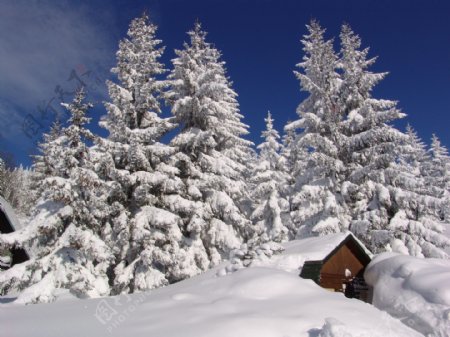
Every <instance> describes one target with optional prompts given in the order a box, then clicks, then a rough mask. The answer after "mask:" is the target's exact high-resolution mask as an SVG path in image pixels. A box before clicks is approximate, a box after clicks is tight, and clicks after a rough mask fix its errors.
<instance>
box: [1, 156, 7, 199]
mask: <svg viewBox="0 0 450 337" xmlns="http://www.w3.org/2000/svg"><path fill="white" fill-rule="evenodd" d="M6 177H7V169H6V165H5V162H4V161H3V159H2V158H0V195H1V196H4V195H5V190H6V179H7V178H6Z"/></svg>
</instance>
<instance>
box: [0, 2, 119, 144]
mask: <svg viewBox="0 0 450 337" xmlns="http://www.w3.org/2000/svg"><path fill="white" fill-rule="evenodd" d="M100 14H101V15H100ZM111 20H113V15H110V14H108V12H107V11H105V10H104V9H102V12H101V13H96V12H94V11H92V7H86V6H83V5H80V4H79V3H78V2H71V1H68V0H61V1H48V0H11V1H1V2H0V122H1V123H2V125H3V126H4V125H5V123H6V124H9V127H8V128H2V130H1V132H2V136H3V137H4V138H6V139H7V140H8V141H7V142H4V143H1V139H0V144H3V145H2V146H5V145H4V144H8V146H17V147H18V148H17V149H2V150H3V151H5V150H6V151H15V150H20V149H19V148H20V147H21V148H23V147H24V146H26V147H29V145H30V144H29V143H30V139H27V138H29V137H27V136H26V135H25V134H24V133H23V131H22V124H23V120H24V118H26V116H27V115H28V114H32V115H33V116H35V117H36V118H38V119H39V118H43V117H45V116H42V114H41V113H40V112H39V111H38V106H41V107H42V106H44V105H45V103H46V102H48V101H49V100H51V99H52V98H53V97H55V96H57V93H56V92H55V89H56V87H57V86H58V85H59V86H60V88H61V89H62V90H63V91H64V92H70V91H73V89H74V88H75V87H76V84H75V82H76V81H77V80H76V79H73V80H72V81H68V79H69V77H70V74H71V71H72V70H76V71H77V73H78V74H81V73H85V72H86V71H91V73H90V74H85V77H84V78H82V79H84V82H89V83H87V84H88V86H90V87H91V91H93V92H92V94H96V96H97V98H100V99H101V96H102V94H103V93H104V80H105V76H106V75H105V74H107V71H105V69H106V70H107V69H108V68H109V66H110V64H111V62H112V61H113V59H114V49H115V47H116V45H117V41H116V36H115V35H116V34H115V33H116V32H114V31H112V29H114V28H113V27H114V25H113V24H112V22H111ZM88 75H90V77H89V78H88ZM94 91H95V93H94ZM99 96H100V97H99ZM66 98H67V97H66ZM54 102H55V103H56V104H57V101H56V100H55V101H54ZM11 144H12V145H11Z"/></svg>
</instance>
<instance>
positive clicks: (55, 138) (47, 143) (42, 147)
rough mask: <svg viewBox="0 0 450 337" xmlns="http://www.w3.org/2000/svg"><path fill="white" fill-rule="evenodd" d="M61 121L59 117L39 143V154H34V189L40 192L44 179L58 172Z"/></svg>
mask: <svg viewBox="0 0 450 337" xmlns="http://www.w3.org/2000/svg"><path fill="white" fill-rule="evenodd" d="M61 129H62V126H61V123H60V121H59V119H57V120H56V121H55V122H54V123H53V124H52V125H51V127H50V131H49V132H48V133H45V134H43V136H42V138H43V140H42V142H40V143H39V144H38V150H39V154H37V155H34V156H33V171H34V173H35V174H34V181H33V189H34V190H36V191H37V192H38V193H39V189H40V187H41V185H42V181H43V180H44V179H45V178H47V177H50V176H53V175H56V174H58V167H59V165H60V160H59V159H60V153H58V151H59V150H60V149H61V144H59V142H60V141H61V139H62V138H61Z"/></svg>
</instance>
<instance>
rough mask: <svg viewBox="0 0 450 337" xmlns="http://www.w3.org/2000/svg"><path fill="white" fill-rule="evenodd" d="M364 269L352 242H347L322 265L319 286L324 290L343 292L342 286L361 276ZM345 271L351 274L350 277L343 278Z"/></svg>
mask: <svg viewBox="0 0 450 337" xmlns="http://www.w3.org/2000/svg"><path fill="white" fill-rule="evenodd" d="M364 268H365V265H364V263H363V261H362V259H361V258H360V257H358V254H357V251H356V250H355V249H354V247H352V242H348V243H346V244H345V245H343V246H342V247H341V248H340V249H339V250H338V251H336V252H335V254H334V255H333V256H331V257H330V259H329V260H328V261H327V262H325V263H324V265H323V267H322V269H321V273H320V276H321V277H320V285H321V286H322V287H324V288H329V289H330V288H331V289H335V290H337V291H343V289H342V284H343V283H345V282H347V281H348V280H349V279H350V278H352V277H355V276H356V275H359V274H361V273H362V272H363V271H364ZM345 269H348V270H350V271H351V272H352V277H350V278H347V277H346V276H345Z"/></svg>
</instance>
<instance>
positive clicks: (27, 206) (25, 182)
mask: <svg viewBox="0 0 450 337" xmlns="http://www.w3.org/2000/svg"><path fill="white" fill-rule="evenodd" d="M6 173H7V174H6V178H7V184H6V185H5V186H6V188H5V191H4V193H3V197H4V198H5V199H6V200H7V201H8V202H9V204H10V205H11V206H12V207H13V208H14V210H15V211H16V213H17V214H19V215H20V216H21V217H26V216H29V215H30V212H31V210H32V209H33V207H34V206H35V202H36V192H35V191H34V190H33V185H34V174H35V173H34V171H33V170H31V169H27V168H24V167H23V166H22V165H20V166H19V167H16V168H14V169H13V170H8V171H7V172H6Z"/></svg>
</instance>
